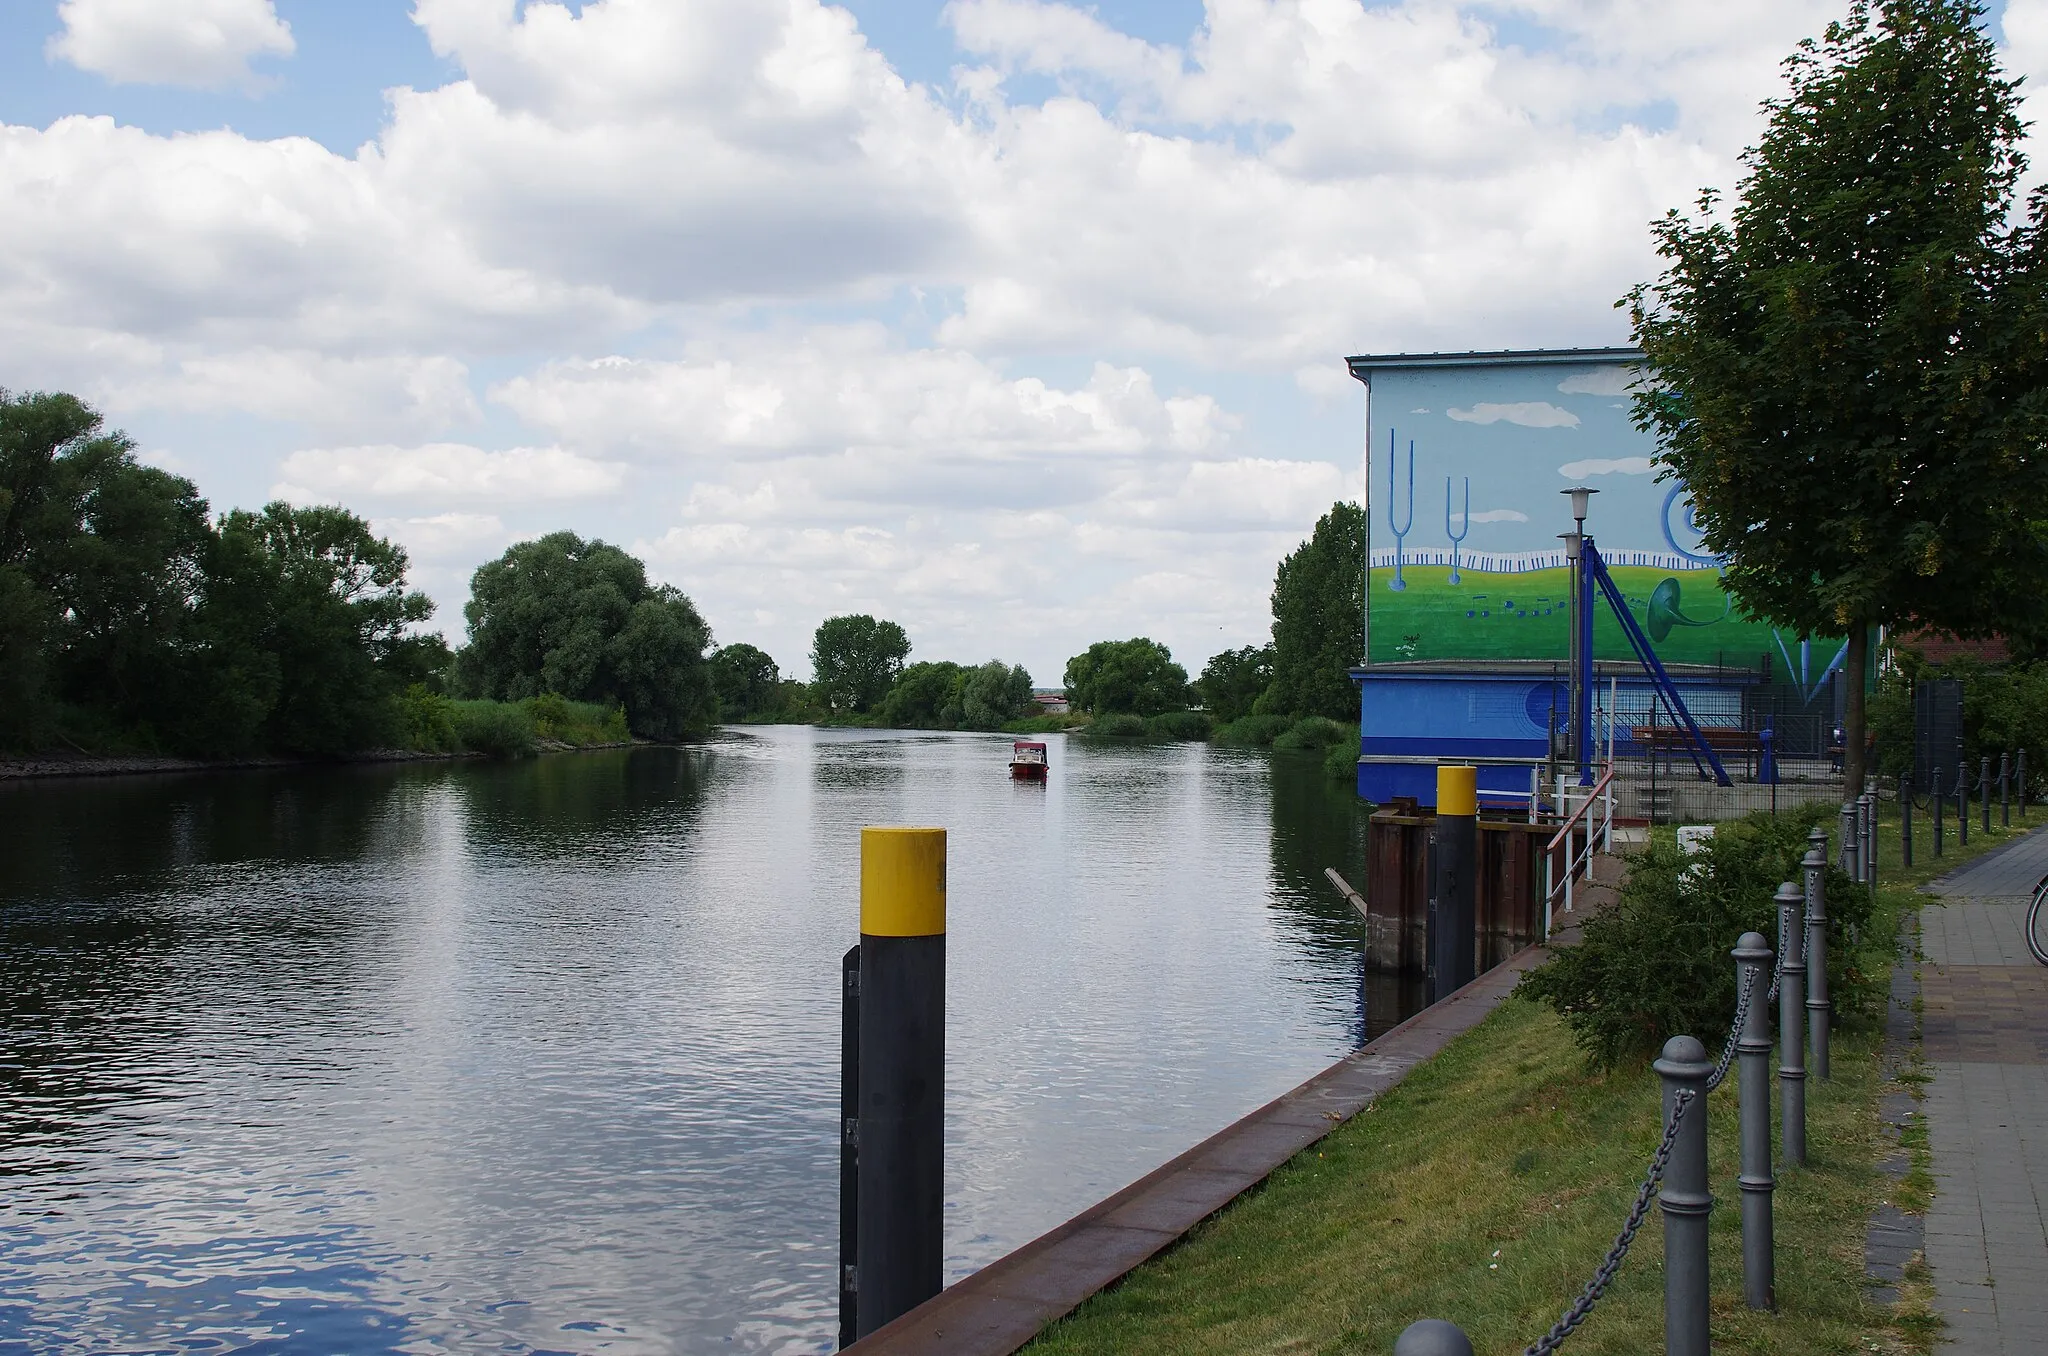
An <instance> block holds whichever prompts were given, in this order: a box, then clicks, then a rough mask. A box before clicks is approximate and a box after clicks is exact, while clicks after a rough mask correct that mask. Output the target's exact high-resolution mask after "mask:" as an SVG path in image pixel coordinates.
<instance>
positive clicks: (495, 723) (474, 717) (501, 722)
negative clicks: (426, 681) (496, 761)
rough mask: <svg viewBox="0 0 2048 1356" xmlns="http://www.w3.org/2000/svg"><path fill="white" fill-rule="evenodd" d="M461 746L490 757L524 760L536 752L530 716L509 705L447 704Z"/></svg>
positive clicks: (477, 702)
mask: <svg viewBox="0 0 2048 1356" xmlns="http://www.w3.org/2000/svg"><path fill="white" fill-rule="evenodd" d="M448 708H449V715H450V717H452V719H453V720H454V724H455V737H456V739H457V740H458V741H459V742H460V743H461V745H462V747H463V748H465V749H468V750H470V751H471V752H473V753H481V754H484V755H486V756H488V757H491V758H523V757H525V756H526V755H528V754H531V753H534V752H536V751H537V745H536V742H535V737H534V730H533V717H531V716H529V715H528V714H527V713H526V709H525V708H524V707H521V706H514V705H512V704H511V703H509V702H492V701H473V702H450V703H449V704H448Z"/></svg>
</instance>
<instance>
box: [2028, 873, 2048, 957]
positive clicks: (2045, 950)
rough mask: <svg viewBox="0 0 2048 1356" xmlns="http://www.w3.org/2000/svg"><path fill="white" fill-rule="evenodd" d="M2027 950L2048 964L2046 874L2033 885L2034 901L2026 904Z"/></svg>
mask: <svg viewBox="0 0 2048 1356" xmlns="http://www.w3.org/2000/svg"><path fill="white" fill-rule="evenodd" d="M2027 950H2029V951H2031V952H2033V953H2034V959H2035V960H2037V961H2039V962H2041V964H2043V965H2048V876H2043V877H2041V883H2040V884H2039V885H2036V886H2035V887H2034V902H2033V903H2031V904H2029V905H2028V906H2027Z"/></svg>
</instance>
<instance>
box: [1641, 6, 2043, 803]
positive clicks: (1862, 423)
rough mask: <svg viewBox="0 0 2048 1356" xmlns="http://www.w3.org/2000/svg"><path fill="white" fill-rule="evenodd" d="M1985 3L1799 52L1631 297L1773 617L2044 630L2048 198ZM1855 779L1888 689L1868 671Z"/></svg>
mask: <svg viewBox="0 0 2048 1356" xmlns="http://www.w3.org/2000/svg"><path fill="white" fill-rule="evenodd" d="M1982 17H1983V11H1982V8H1981V6H1979V5H1978V4H1976V3H1975V2H1974V0H1885V2H1884V3H1881V4H1874V5H1873V4H1869V3H1858V4H1857V5H1856V6H1855V7H1854V8H1853V9H1852V10H1851V11H1850V14H1849V17H1848V18H1847V19H1846V20H1844V21H1843V22H1840V23H1836V24H1832V25H1830V26H1829V27H1828V29H1827V31H1826V33H1825V34H1824V35H1823V37H1822V38H1821V39H1820V40H1818V41H1808V42H1805V43H1802V44H1801V46H1800V48H1799V50H1798V52H1797V53H1795V54H1794V55H1793V56H1792V57H1791V58H1790V59H1789V60H1788V61H1787V63H1786V69H1787V74H1788V76H1789V79H1790V89H1789V92H1788V93H1787V94H1786V95H1785V96H1784V97H1783V98H1781V99H1778V100H1775V101H1772V102H1771V103H1769V104H1768V105H1767V110H1768V114H1769V121H1768V125H1767V127H1766V130H1765V132H1764V134H1763V137H1762V139H1761V141H1759V143H1758V144H1757V145H1756V146H1755V147H1754V148H1752V149H1751V150H1749V151H1748V152H1746V153H1745V155H1744V157H1743V164H1744V165H1745V167H1746V169H1747V175H1746V177H1745V178H1744V179H1743V181H1742V184H1741V186H1740V189H1739V190H1738V193H1737V196H1736V199H1735V201H1734V203H1733V206H1732V211H1730V212H1728V213H1725V214H1724V213H1723V212H1722V211H1721V207H1720V203H1719V201H1718V199H1717V198H1716V196H1715V195H1714V194H1713V193H1712V192H1708V193H1704V194H1702V195H1701V197H1700V200H1699V205H1698V214H1697V216H1695V217H1686V216H1683V215H1681V214H1679V213H1677V212H1675V211H1674V212H1672V213H1671V214H1669V215H1668V216H1666V217H1665V218H1664V219H1663V220H1662V221H1660V222H1659V223H1657V225H1656V227H1655V231H1656V238H1657V244H1658V250H1659V253H1660V254H1661V255H1662V256H1663V257H1664V258H1665V259H1666V260H1667V261H1668V265H1667V267H1666V269H1665V271H1664V273H1663V274H1662V276H1661V277H1660V278H1659V279H1658V280H1657V281H1656V282H1655V283H1653V284H1647V285H1643V286H1639V287H1637V288H1636V289H1635V290H1634V291H1633V292H1631V293H1630V294H1629V296H1628V297H1627V298H1626V299H1625V300H1626V304H1627V305H1628V307H1629V310H1630V315H1631V319H1632V321H1633V324H1634V329H1635V336H1636V340H1637V342H1638V343H1639V344H1641V345H1642V347H1643V349H1644V351H1645V352H1646V354H1647V355H1648V359H1649V365H1650V367H1652V368H1653V369H1654V370H1655V371H1656V373H1657V377H1658V380H1659V382H1660V383H1661V385H1660V387H1659V388H1658V389H1652V390H1643V391H1641V392H1639V393H1638V394H1637V396H1636V400H1635V408H1636V417H1637V421H1638V423H1639V424H1640V425H1641V426H1642V427H1643V428H1644V429H1646V430H1647V431H1650V432H1653V433H1654V434H1655V435H1656V436H1657V439H1658V442H1659V445H1660V452H1659V456H1658V461H1659V464H1660V466H1661V467H1662V468H1663V471H1664V473H1665V474H1666V475H1668V476H1675V477H1677V478H1679V479H1682V480H1683V481H1684V482H1685V484H1686V486H1687V487H1688V489H1689V490H1690V492H1691V494H1692V497H1693V501H1694V505H1695V508H1696V510H1697V513H1698V517H1699V521H1700V524H1701V529H1702V534H1703V536H1704V537H1705V539H1706V544H1707V546H1708V547H1709V548H1710V549H1711V550H1713V551H1715V552H1717V553H1719V554H1720V555H1722V556H1723V557H1724V558H1725V560H1726V561H1727V586H1728V588H1729V590H1730V591H1731V592H1732V593H1733V594H1734V596H1735V597H1736V598H1737V600H1738V601H1739V602H1740V603H1741V604H1742V605H1743V606H1744V607H1745V608H1747V609H1748V610H1749V611H1751V612H1752V613H1754V614H1756V615H1758V616H1762V617H1766V618H1769V619H1770V620H1772V621H1773V622H1776V623H1778V624H1780V625H1783V626H1787V627H1793V628H1797V629H1799V630H1801V631H1804V632H1809V633H1834V634H1840V633H1842V632H1845V631H1846V632H1847V634H1848V636H1849V638H1850V645H1851V650H1850V654H1849V657H1848V671H1849V672H1850V673H1852V674H1860V673H1862V672H1864V669H1865V664H1864V659H1865V655H1866V652H1867V651H1866V645H1867V638H1868V635H1869V631H1870V628H1871V627H1873V626H1874V625H1876V624H1879V623H1888V624H1891V625H1893V626H1900V625H1904V626H1908V627H1914V628H1919V627H1926V628H1931V629H1934V630H1938V631H1945V632H1950V633H1954V634H1961V635H1981V634H1985V633H1988V632H1993V631H1998V630H2001V629H2006V628H2010V627H2015V626H2019V627H2023V628H2035V627H2038V626H2039V625H2040V617H2041V614H2042V609H2043V608H2044V606H2048V599H2044V597H2043V584H2044V582H2048V535H2044V533H2043V530H2042V524H2041V521H2040V520H2041V519H2042V518H2043V517H2048V515H2044V514H2043V512H2042V509H2041V505H2042V503H2043V502H2044V498H2043V496H2044V493H2048V481H2044V461H2043V458H2042V456H2041V455H2040V445H2041V437H2042V433H2043V431H2044V427H2048V426H2044V422H2043V421H2044V415H2048V383H2044V381H2043V377H2044V376H2048V366H2044V353H2048V348H2044V336H2048V326H2044V324H2043V321H2044V319H2048V315H2044V311H2043V308H2042V291H2041V286H2040V281H2041V279H2042V278H2043V277H2044V276H2048V272H2044V270H2043V268H2042V267H2041V258H2040V256H2041V252H2042V250H2043V249H2044V247H2048V246H2044V244H2043V226H2042V210H2041V203H2040V201H2039V200H2037V201H2036V202H2035V203H2034V204H2033V211H2032V214H2031V221H2030V223H2029V224H2028V225H2026V226H2025V227H2023V228H2021V229H2018V230H2013V229H2010V228H2009V227H2008V214H2009V211H2010V208H2011V206H2012V199H2013V192H2014V185H2015V184H2016V182H2017V180H2018V177H2019V175H2020V173H2021V171H2022V169H2023V162H2022V159H2021V156H2020V153H2019V149H2018V147H2019V141H2020V137H2021V133H2022V126H2021V123H2020V120H2019V116H2018V112H2017V92H2016V89H2015V85H2014V82H2012V81H2009V80H2007V79H2005V78H2004V77H2003V76H2002V75H2001V74H2000V72H1999V69H1998V65H1997V60H1996V54H1995V52H1994V49H1993V45H1992V43H1991V40H1990V38H1989V37H1988V36H1987V35H1986V34H1985V33H1984V31H1983V30H1982V28H1981V27H1980V22H1981V20H1982ZM1850 693H1851V698H1850V702H1849V710H1848V718H1847V721H1846V725H1847V727H1848V728H1847V731H1846V735H1847V745H1848V751H1849V767H1848V769H1847V771H1848V774H1849V776H1850V779H1851V780H1852V781H1855V780H1857V779H1858V777H1859V775H1860V772H1861V762H1862V756H1863V738H1862V733H1863V702H1862V686H1861V684H1860V683H1852V684H1851V685H1850Z"/></svg>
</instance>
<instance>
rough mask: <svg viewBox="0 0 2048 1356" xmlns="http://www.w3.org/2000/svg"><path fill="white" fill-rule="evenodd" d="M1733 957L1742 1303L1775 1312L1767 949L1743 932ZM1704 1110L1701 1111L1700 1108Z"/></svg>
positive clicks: (1753, 935)
mask: <svg viewBox="0 0 2048 1356" xmlns="http://www.w3.org/2000/svg"><path fill="white" fill-rule="evenodd" d="M1730 954H1732V955H1733V956H1734V957H1735V985H1736V990H1735V991H1736V992H1737V993H1739V994H1747V995H1748V998H1747V1001H1746V1005H1745V1007H1744V1008H1743V1013H1742V1034H1741V1035H1740V1036H1739V1037H1738V1038H1737V1040H1736V1046H1735V1049H1736V1053H1737V1057H1738V1058H1739V1059H1740V1061H1741V1065H1740V1069H1739V1072H1738V1077H1739V1079H1740V1082H1739V1083H1738V1084H1737V1092H1738V1093H1739V1094H1740V1096H1741V1098H1742V1176H1741V1178H1740V1182H1741V1185H1742V1298H1743V1302H1744V1303H1746V1304H1748V1305H1749V1307H1750V1308H1752V1309H1775V1308H1776V1307H1777V1295H1776V1292H1775V1281H1774V1272H1775V1270H1776V1267H1777V1256H1776V1248H1775V1245H1774V1244H1773V1242H1772V1240H1771V1189H1772V1187H1773V1186H1774V1185H1776V1183H1775V1182H1774V1180H1773V1179H1772V1177H1771V1028H1770V1020H1771V1019H1770V1014H1769V1012H1768V1011H1767V1009H1768V1008H1769V1007H1770V1003H1769V1001H1768V999H1769V996H1770V987H1771V980H1770V973H1771V961H1772V959H1773V957H1772V954H1771V948H1770V944H1769V943H1767V942H1766V941H1764V938H1763V934H1762V933H1760V932H1745V933H1743V934H1742V939H1741V940H1740V941H1738V942H1736V943H1735V950H1734V951H1733V952H1732V953H1730ZM1702 1110H1704V1108H1702Z"/></svg>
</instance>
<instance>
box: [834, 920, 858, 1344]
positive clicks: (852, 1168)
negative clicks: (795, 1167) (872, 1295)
mask: <svg viewBox="0 0 2048 1356" xmlns="http://www.w3.org/2000/svg"><path fill="white" fill-rule="evenodd" d="M859 1219H860V948H859V947H858V946H855V947H849V948H848V949H847V952H846V954H845V955H844V956H843V957H841V958H840V961H839V1345H840V1346H842V1347H848V1346H852V1345H853V1343H854V1341H855V1339H857V1338H858V1337H859V1336H860V1327H859V1324H860V1292H859V1288H858V1281H857V1280H856V1279H855V1278H856V1277H858V1276H859V1274H860V1230H859V1228H858V1227H857V1224H858V1221H859Z"/></svg>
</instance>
